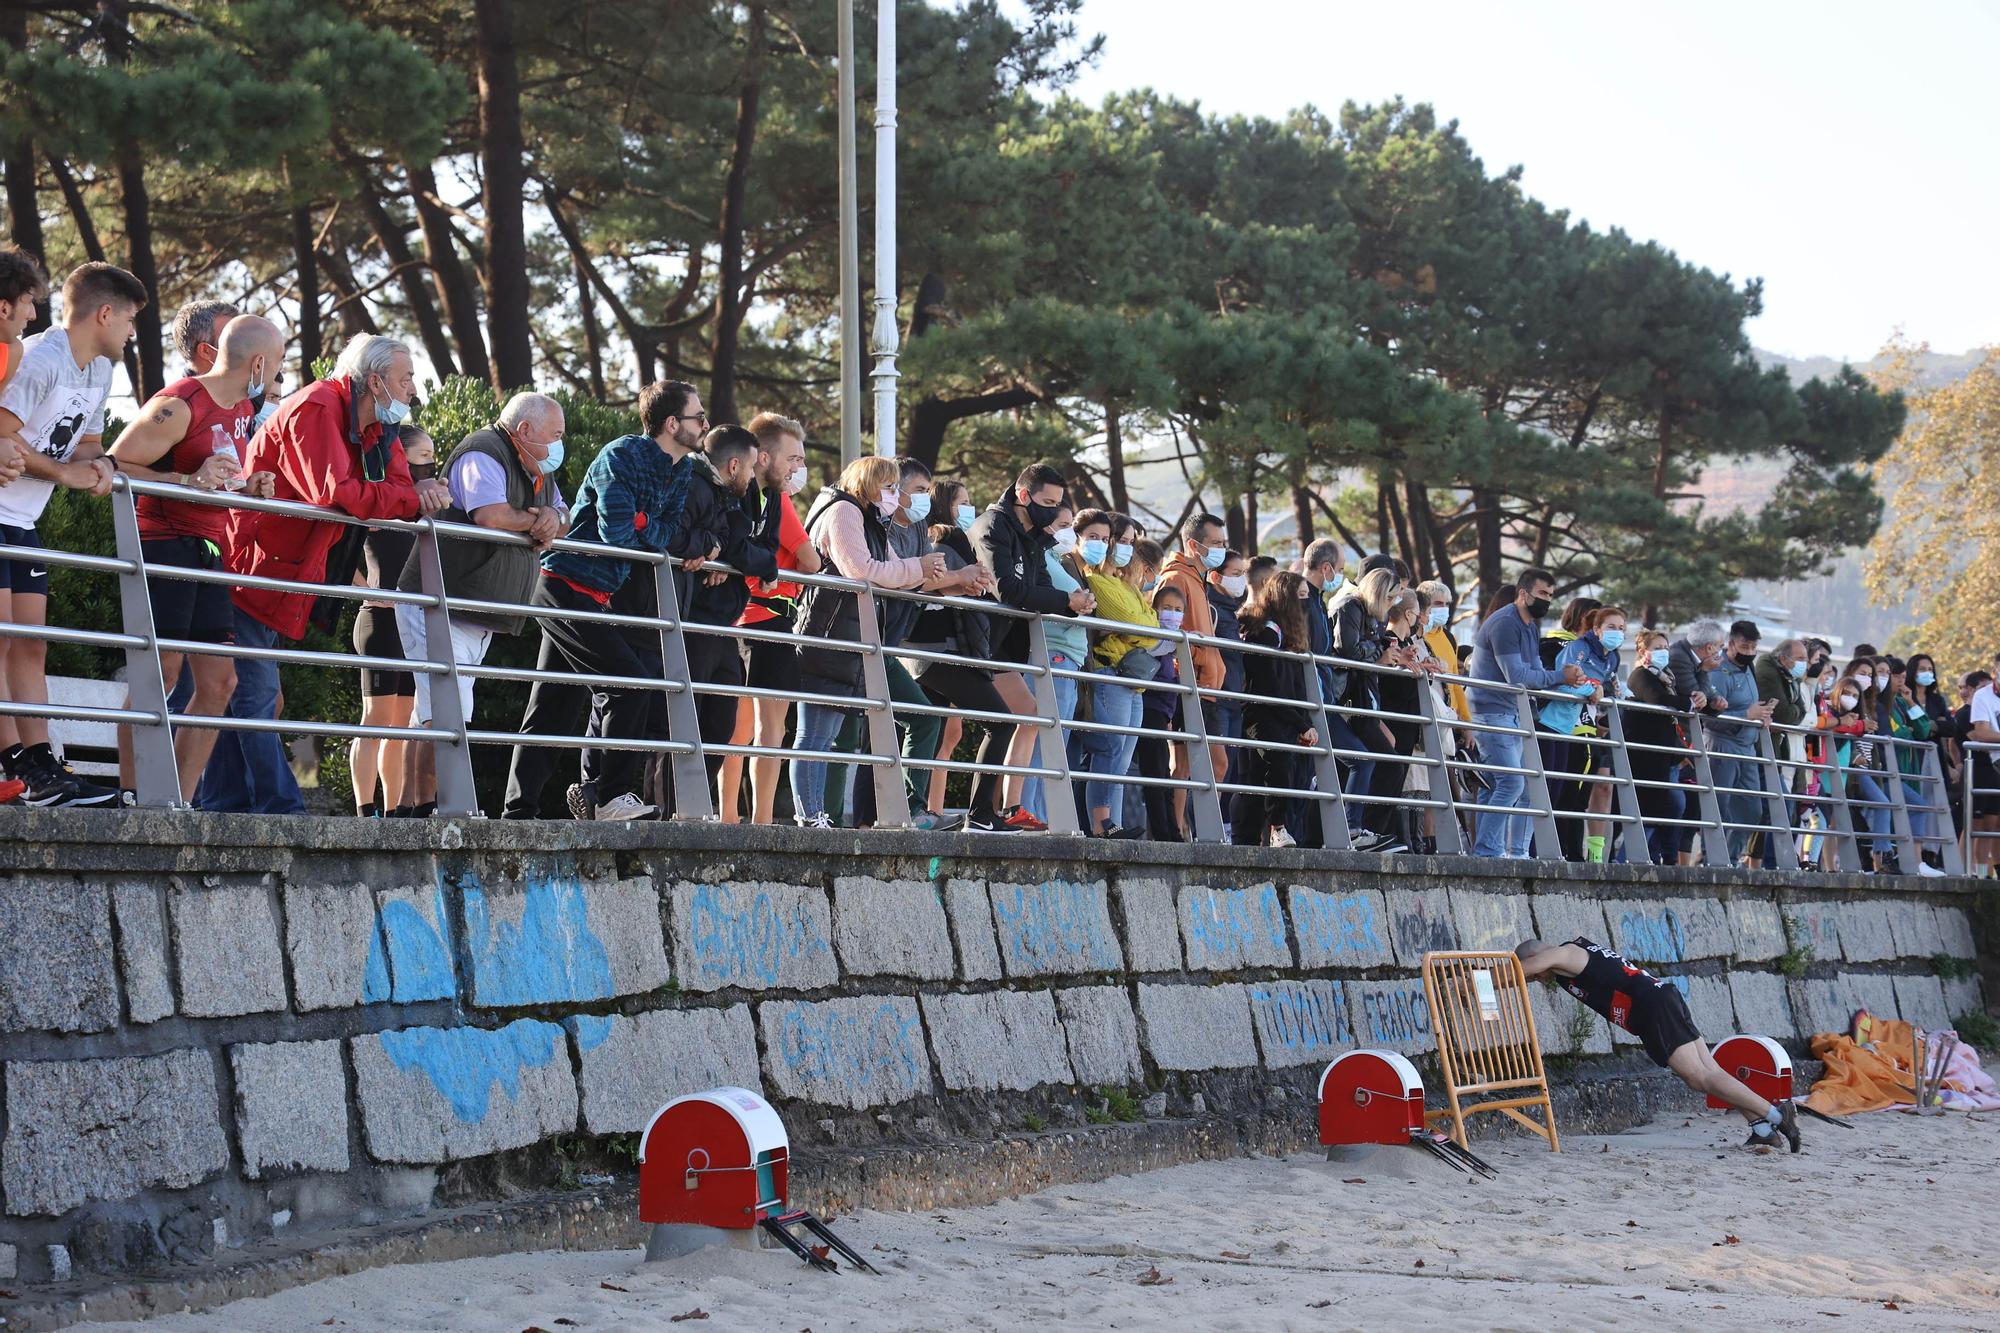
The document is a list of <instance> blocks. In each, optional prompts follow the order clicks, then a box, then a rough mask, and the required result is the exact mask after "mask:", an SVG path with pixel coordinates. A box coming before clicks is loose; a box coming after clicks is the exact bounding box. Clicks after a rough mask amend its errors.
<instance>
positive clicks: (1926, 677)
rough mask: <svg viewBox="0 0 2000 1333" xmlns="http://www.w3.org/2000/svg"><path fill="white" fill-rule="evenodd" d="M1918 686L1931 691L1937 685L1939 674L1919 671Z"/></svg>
mask: <svg viewBox="0 0 2000 1333" xmlns="http://www.w3.org/2000/svg"><path fill="white" fill-rule="evenodd" d="M1917 684H1919V685H1921V686H1923V687H1924V688H1925V689H1929V688H1930V687H1931V686H1933V685H1935V684H1937V672H1935V671H1919V672H1918V673H1917Z"/></svg>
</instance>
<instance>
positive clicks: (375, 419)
mask: <svg viewBox="0 0 2000 1333" xmlns="http://www.w3.org/2000/svg"><path fill="white" fill-rule="evenodd" d="M416 387H417V386H416V373H415V368H414V366H413V365H412V363H411V360H410V349H409V347H408V345H407V344H404V343H402V342H399V341H397V340H396V339H394V338H384V337H382V336H380V335H379V334H373V333H360V334H356V335H355V336H354V338H353V339H352V340H351V341H349V342H348V344H347V346H346V348H344V349H343V350H342V351H341V354H340V360H338V361H337V362H335V363H334V367H333V374H332V375H330V376H328V377H327V378H326V379H323V380H320V381H319V382H318V383H316V384H312V385H309V386H308V387H306V388H304V389H301V390H300V391H299V392H297V393H295V394H293V395H292V396H291V397H290V398H287V399H286V400H285V402H284V405H283V406H282V407H280V408H279V409H278V413H277V415H276V416H274V417H272V418H271V420H270V422H269V423H268V424H267V425H266V426H265V427H264V429H263V430H261V431H259V432H257V434H256V435H255V436H254V437H253V438H252V439H251V441H250V449H249V455H248V456H247V457H246V458H244V460H243V470H244V471H245V472H249V473H257V472H269V473H272V474H273V475H274V478H275V480H274V482H273V485H272V495H273V498H275V499H279V500H293V501H297V502H299V503H302V504H310V505H322V506H325V507H328V508H332V509H338V510H340V511H342V512H343V513H348V514H352V515H354V516H355V517H356V518H362V519H384V518H416V517H418V516H419V515H420V514H434V513H436V512H438V511H439V510H440V509H443V508H444V507H445V506H446V505H448V504H450V503H451V493H450V492H449V491H448V490H446V489H445V486H444V484H443V483H442V482H439V481H435V480H433V481H424V482H419V481H414V480H412V478H411V476H410V465H409V462H408V461H407V460H406V459H405V458H404V457H403V445H402V441H401V439H400V438H399V436H398V435H397V432H396V427H398V426H400V425H402V424H403V422H404V421H405V420H407V419H408V418H409V415H410V400H411V398H412V397H414V396H415V394H416ZM347 531H348V528H347V525H345V524H342V523H329V522H325V521H321V520H317V519H308V518H293V517H291V516H290V515H287V514H273V513H265V512H260V511H257V510H250V509H234V510H231V511H230V514H229V526H228V528H227V530H226V540H225V541H224V551H225V555H226V560H227V563H228V567H229V568H230V569H231V570H232V571H234V572H236V573H238V574H253V575H260V576H262V577H265V578H278V579H287V580H291V581H294V582H299V583H323V582H325V581H326V577H327V557H328V554H329V553H330V552H331V551H332V550H333V548H334V546H335V544H336V543H338V542H339V541H340V539H341V537H342V536H343V535H345V534H346V533H347ZM342 581H343V582H344V581H345V576H342ZM233 600H234V602H235V604H236V643H237V645H238V646H239V647H249V648H271V647H275V646H276V645H277V642H278V640H279V639H280V638H285V639H298V638H301V637H303V636H304V635H305V632H306V626H307V624H308V623H309V621H310V618H311V616H312V604H313V595H312V594H311V593H306V592H283V591H278V590H274V589H266V588H238V589H237V590H236V591H235V593H234V594H233ZM277 703H278V664H277V663H275V662H270V661H263V660H259V659H256V658H249V657H244V658H239V659H237V663H236V691H235V693H234V694H233V695H232V696H231V697H230V700H229V715H230V716H231V717H239V718H264V719H270V718H275V717H276V716H277ZM235 740H236V744H234V745H233V746H232V745H226V744H218V745H217V746H216V748H215V755H214V757H213V758H212V759H211V760H210V761H209V766H208V772H207V774H206V776H205V777H204V778H203V780H202V785H201V796H200V803H201V806H202V808H203V809H206V810H237V811H244V810H247V811H255V812H258V813H263V814H297V813H299V812H301V811H302V810H303V809H304V808H305V806H304V803H303V802H302V801H301V800H300V799H299V788H298V783H297V782H296V781H294V780H293V778H292V772H291V768H290V766H289V765H288V764H287V763H286V761H285V749H284V746H283V745H282V744H280V743H279V740H278V736H277V733H276V732H269V731H245V732H239V733H237V734H236V736H235Z"/></svg>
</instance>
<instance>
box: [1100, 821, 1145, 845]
mask: <svg viewBox="0 0 2000 1333" xmlns="http://www.w3.org/2000/svg"><path fill="white" fill-rule="evenodd" d="M1104 836H1105V837H1107V838H1113V839H1116V840H1117V841H1119V842H1143V841H1145V838H1146V830H1145V829H1142V828H1126V827H1125V826H1124V825H1123V824H1109V825H1106V826H1105V829H1104Z"/></svg>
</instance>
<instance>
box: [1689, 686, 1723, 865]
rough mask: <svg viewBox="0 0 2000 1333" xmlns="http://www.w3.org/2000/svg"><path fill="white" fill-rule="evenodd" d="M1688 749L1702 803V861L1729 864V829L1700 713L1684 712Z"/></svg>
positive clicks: (1696, 791) (1712, 863)
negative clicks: (1719, 798)
mask: <svg viewBox="0 0 2000 1333" xmlns="http://www.w3.org/2000/svg"><path fill="white" fill-rule="evenodd" d="M1687 733H1688V751H1689V755H1690V757H1691V758H1692V759H1693V761H1694V780H1695V798H1696V800H1697V801H1698V802H1699V803H1700V805H1701V822H1702V824H1703V825H1704V826H1705V827H1704V828H1703V829H1702V831H1701V863H1702V864H1703V865H1705V866H1726V865H1728V864H1729V830H1728V829H1726V828H1724V827H1723V826H1722V803H1721V802H1720V801H1718V800H1717V799H1716V797H1715V769H1714V767H1713V765H1711V764H1710V762H1709V756H1708V728H1706V727H1704V726H1703V725H1702V723H1701V714H1700V713H1699V712H1691V713H1689V714H1688V715H1687Z"/></svg>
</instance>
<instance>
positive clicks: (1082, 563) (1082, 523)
mask: <svg viewBox="0 0 2000 1333" xmlns="http://www.w3.org/2000/svg"><path fill="white" fill-rule="evenodd" d="M1054 532H1055V539H1056V544H1055V545H1054V546H1052V547H1050V548H1049V549H1048V551H1047V552H1046V553H1045V554H1044V555H1043V560H1044V561H1045V562H1046V563H1047V565H1048V567H1049V581H1050V582H1051V583H1053V584H1054V585H1055V587H1056V591H1058V592H1060V593H1062V594H1064V595H1065V596H1067V595H1068V594H1070V593H1073V592H1079V591H1083V590H1084V589H1086V588H1087V587H1088V585H1089V582H1090V569H1091V566H1093V565H1101V564H1103V563H1104V559H1105V556H1106V555H1107V554H1109V552H1110V550H1111V515H1109V514H1107V513H1105V512H1104V511H1103V510H1102V509H1085V510H1083V511H1081V512H1073V511H1072V510H1071V509H1070V506H1069V502H1068V501H1067V500H1065V501H1064V502H1063V506H1062V512H1061V513H1059V514H1057V515H1056V523H1055V529H1054ZM1065 533H1067V534H1068V535H1067V537H1065V536H1064V534H1065ZM1042 633H1043V635H1044V637H1045V639H1046V641H1047V643H1048V646H1049V666H1050V667H1052V668H1054V669H1055V670H1057V671H1059V672H1060V671H1088V670H1089V669H1090V667H1089V665H1088V664H1089V662H1090V631H1089V630H1087V629H1085V628H1084V627H1083V626H1081V625H1079V624H1077V623H1076V622H1075V621H1073V620H1071V619H1069V618H1068V617H1066V616H1051V617H1050V618H1049V619H1048V620H1046V621H1044V622H1043V623H1042ZM1050 684H1052V685H1053V686H1054V687H1055V696H1056V717H1057V718H1059V719H1060V720H1061V721H1062V723H1063V728H1064V729H1063V730H1062V731H1060V732H1058V733H1057V741H1056V744H1057V745H1062V746H1068V744H1069V742H1070V738H1071V735H1072V734H1073V733H1071V732H1070V731H1069V730H1068V725H1069V723H1070V722H1071V721H1072V720H1074V719H1075V717H1076V700H1077V686H1078V685H1079V684H1080V682H1079V681H1077V680H1076V679H1075V678H1074V677H1069V676H1062V675H1057V676H1054V677H1052V678H1051V680H1050ZM1042 730H1043V729H1042V728H1039V727H1038V728H1036V731H1037V732H1038V733H1039V732H1041V731H1042ZM1046 739H1047V737H1045V736H1042V735H1040V734H1038V735H1037V736H1036V738H1035V749H1034V752H1033V754H1032V756H1031V757H1030V760H1029V762H1030V763H1031V764H1032V765H1033V766H1034V767H1035V768H1041V767H1042V766H1043V765H1044V763H1045V762H1047V761H1048V759H1049V757H1050V756H1049V747H1047V746H1045V744H1044V741H1045V740H1046ZM1065 753H1067V750H1066V751H1065ZM1077 762H1079V761H1078V760H1076V759H1072V760H1071V764H1072V766H1074V765H1075V764H1076V763H1077ZM1046 786H1047V784H1046V783H1045V782H1044V781H1043V780H1042V779H1041V778H1030V779H1029V780H1028V784H1027V786H1026V787H1024V788H1023V789H1022V791H1021V805H1022V807H1023V808H1024V809H1026V810H1027V812H1028V813H1029V814H1031V815H1033V816H1034V817H1035V818H1037V819H1039V820H1041V821H1042V822H1043V823H1047V822H1048V818H1049V807H1048V793H1047V791H1046Z"/></svg>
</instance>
